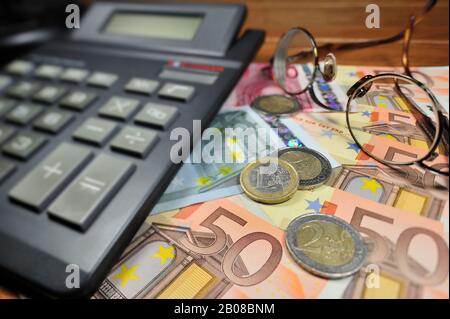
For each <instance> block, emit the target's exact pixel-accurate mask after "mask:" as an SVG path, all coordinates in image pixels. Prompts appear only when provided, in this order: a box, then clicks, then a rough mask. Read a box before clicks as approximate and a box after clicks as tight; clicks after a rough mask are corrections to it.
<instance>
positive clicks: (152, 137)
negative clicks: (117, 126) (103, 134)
mask: <svg viewBox="0 0 450 319" xmlns="http://www.w3.org/2000/svg"><path fill="white" fill-rule="evenodd" d="M157 139H158V134H157V133H156V132H155V131H151V130H147V129H141V128H138V127H134V126H126V127H124V128H123V129H122V131H121V132H120V133H119V135H117V137H116V138H115V139H114V140H113V141H112V142H111V148H112V149H113V150H116V151H119V152H124V153H129V154H131V155H136V156H139V157H142V158H144V157H145V156H147V154H148V152H149V151H150V149H151V148H152V146H153V145H154V144H155V143H156V141H157Z"/></svg>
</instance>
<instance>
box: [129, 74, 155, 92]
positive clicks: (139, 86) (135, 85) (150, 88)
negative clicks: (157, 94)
mask: <svg viewBox="0 0 450 319" xmlns="http://www.w3.org/2000/svg"><path fill="white" fill-rule="evenodd" d="M158 85H159V82H158V81H154V80H149V79H143V78H132V79H131V80H130V82H128V83H127V85H126V86H125V90H127V91H129V92H133V93H142V94H147V95H150V94H152V93H153V92H154V91H155V90H156V88H157V87H158Z"/></svg>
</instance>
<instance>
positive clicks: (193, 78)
mask: <svg viewBox="0 0 450 319" xmlns="http://www.w3.org/2000/svg"><path fill="white" fill-rule="evenodd" d="M159 77H160V78H161V79H167V80H175V81H183V82H193V83H201V84H209V85H211V84H214V82H216V80H217V79H218V77H219V76H218V73H200V72H186V71H178V70H173V69H168V68H165V69H164V70H162V71H161V73H160V74H159Z"/></svg>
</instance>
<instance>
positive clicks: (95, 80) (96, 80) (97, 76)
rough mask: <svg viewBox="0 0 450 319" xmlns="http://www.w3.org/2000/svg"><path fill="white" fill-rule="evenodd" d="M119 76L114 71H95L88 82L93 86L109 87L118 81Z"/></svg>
mask: <svg viewBox="0 0 450 319" xmlns="http://www.w3.org/2000/svg"><path fill="white" fill-rule="evenodd" d="M117 78H118V76H117V75H116V74H112V73H104V72H94V73H93V74H92V75H91V76H90V77H89V79H88V80H87V83H88V84H89V85H93V86H100V87H103V88H109V87H110V86H111V85H113V84H114V82H116V80H117Z"/></svg>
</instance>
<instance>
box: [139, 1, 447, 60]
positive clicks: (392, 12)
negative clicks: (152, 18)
mask: <svg viewBox="0 0 450 319" xmlns="http://www.w3.org/2000/svg"><path fill="white" fill-rule="evenodd" d="M426 1H427V0H376V1H374V0H368V1H367V0H342V1H340V0H334V1H333V0H309V1H305V0H209V1H207V0H206V1H205V0H190V1H182V0H174V1H166V2H206V3H246V4H247V7H248V17H247V21H246V23H245V25H244V28H258V29H264V30H266V32H267V37H266V41H265V43H264V46H263V48H262V49H261V50H260V52H259V54H258V56H257V58H256V60H257V61H268V59H269V58H270V57H271V56H272V54H273V52H274V50H275V47H276V44H277V42H278V39H279V38H280V36H281V35H282V34H283V33H284V32H285V31H286V30H288V29H289V28H291V27H294V26H302V27H305V28H307V29H308V30H309V31H310V32H311V33H312V34H313V35H314V37H315V38H316V40H317V41H318V42H319V44H320V43H324V42H336V43H342V42H348V41H361V40H367V39H376V38H381V37H386V36H390V35H393V34H396V33H398V32H400V31H401V30H403V29H404V28H405V26H406V25H407V23H408V17H409V16H410V14H411V13H414V12H415V13H418V12H420V10H421V8H422V7H423V6H424V4H425V3H426ZM139 2H151V1H146V0H142V1H139ZM370 3H375V4H377V5H379V7H380V21H381V27H380V29H368V28H366V26H365V20H366V17H367V15H368V13H366V12H365V9H366V6H367V5H368V4H370ZM448 10H449V1H448V0H440V1H439V2H438V4H437V6H436V7H435V8H434V9H433V11H431V12H430V13H429V14H428V16H427V17H426V19H425V20H424V21H423V22H422V23H421V24H420V25H419V26H418V27H417V30H416V32H415V35H414V38H413V44H412V51H411V58H412V64H413V65H420V66H432V65H448V58H449V54H448V51H449V47H448V46H449V40H448V37H449V14H448ZM401 48H402V44H401V42H398V43H393V44H389V45H383V46H379V47H372V48H367V49H359V50H354V51H346V52H333V53H334V54H335V55H336V57H337V60H338V64H346V65H379V66H389V65H392V66H393V65H400V63H401V60H400V59H401ZM326 53H327V52H325V54H326Z"/></svg>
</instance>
